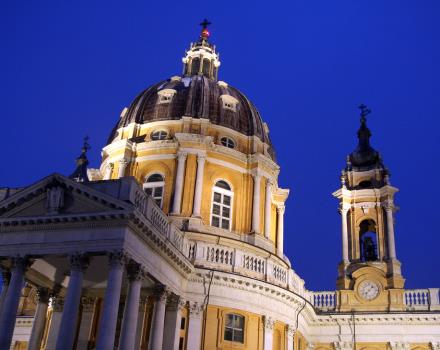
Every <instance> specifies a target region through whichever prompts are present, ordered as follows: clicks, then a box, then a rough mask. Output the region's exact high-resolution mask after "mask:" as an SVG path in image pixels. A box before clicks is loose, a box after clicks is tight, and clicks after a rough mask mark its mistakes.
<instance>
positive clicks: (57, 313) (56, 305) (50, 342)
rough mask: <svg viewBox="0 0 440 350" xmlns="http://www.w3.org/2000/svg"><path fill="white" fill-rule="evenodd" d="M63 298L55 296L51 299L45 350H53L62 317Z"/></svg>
mask: <svg viewBox="0 0 440 350" xmlns="http://www.w3.org/2000/svg"><path fill="white" fill-rule="evenodd" d="M63 307H64V298H62V297H60V296H56V297H54V298H53V299H52V316H51V318H50V328H49V334H48V336H47V342H46V350H54V349H55V346H56V343H57V339H58V332H59V330H60V324H61V318H62V316H63Z"/></svg>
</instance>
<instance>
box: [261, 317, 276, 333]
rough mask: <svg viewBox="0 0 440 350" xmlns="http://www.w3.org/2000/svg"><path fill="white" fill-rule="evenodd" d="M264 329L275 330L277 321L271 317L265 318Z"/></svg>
mask: <svg viewBox="0 0 440 350" xmlns="http://www.w3.org/2000/svg"><path fill="white" fill-rule="evenodd" d="M263 326H264V329H268V330H273V327H274V326H275V320H274V319H273V318H272V317H270V316H263Z"/></svg>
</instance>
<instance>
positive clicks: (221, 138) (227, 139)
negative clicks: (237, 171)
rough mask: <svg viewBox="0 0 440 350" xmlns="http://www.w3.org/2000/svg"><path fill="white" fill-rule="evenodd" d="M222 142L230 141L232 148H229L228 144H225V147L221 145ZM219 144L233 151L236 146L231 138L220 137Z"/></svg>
mask: <svg viewBox="0 0 440 350" xmlns="http://www.w3.org/2000/svg"><path fill="white" fill-rule="evenodd" d="M223 140H226V141H230V142H232V147H230V146H229V145H228V142H225V143H226V145H225V144H223ZM220 144H221V145H222V146H223V147H227V148H230V149H235V147H236V146H237V143H236V142H235V140H234V139H233V138H232V137H229V136H222V137H220Z"/></svg>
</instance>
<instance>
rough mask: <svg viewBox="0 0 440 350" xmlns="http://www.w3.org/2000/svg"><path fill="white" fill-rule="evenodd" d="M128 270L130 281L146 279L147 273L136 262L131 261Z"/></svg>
mask: <svg viewBox="0 0 440 350" xmlns="http://www.w3.org/2000/svg"><path fill="white" fill-rule="evenodd" d="M126 269H127V277H128V280H129V281H140V280H142V279H143V278H144V277H145V271H144V269H143V268H142V266H141V265H140V264H138V263H136V262H134V261H130V262H129V263H128V264H127V266H126Z"/></svg>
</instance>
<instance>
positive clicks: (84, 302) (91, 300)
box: [81, 296, 98, 312]
mask: <svg viewBox="0 0 440 350" xmlns="http://www.w3.org/2000/svg"><path fill="white" fill-rule="evenodd" d="M97 299H98V298H96V297H90V296H83V297H81V307H82V310H83V312H93V310H94V309H95V303H96V300H97Z"/></svg>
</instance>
